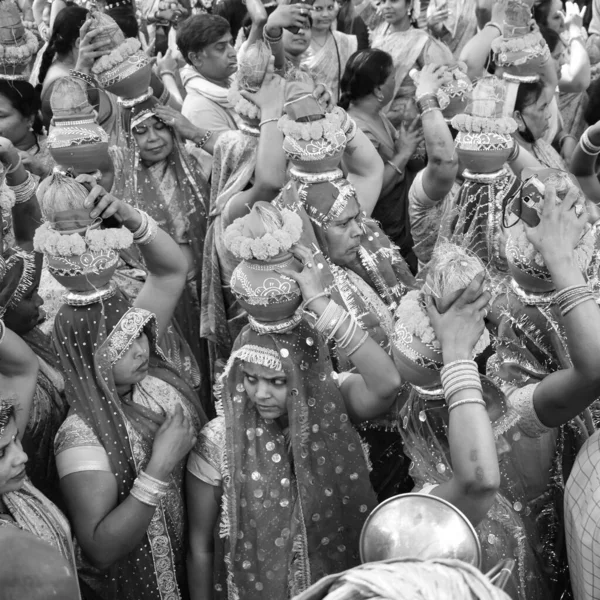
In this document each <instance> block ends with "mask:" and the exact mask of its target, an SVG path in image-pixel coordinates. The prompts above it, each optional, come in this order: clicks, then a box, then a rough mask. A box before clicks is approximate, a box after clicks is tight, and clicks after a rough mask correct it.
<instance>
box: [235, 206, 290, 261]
mask: <svg viewBox="0 0 600 600" xmlns="http://www.w3.org/2000/svg"><path fill="white" fill-rule="evenodd" d="M279 212H280V215H281V226H279V223H273V225H274V226H273V227H270V228H269V229H271V231H267V232H266V233H264V234H263V235H262V236H260V237H254V236H253V234H252V231H251V229H249V228H248V224H247V221H246V220H245V219H236V220H235V221H234V222H233V223H232V224H231V225H229V227H227V229H226V230H225V238H224V242H225V246H226V247H227V248H229V250H230V251H231V253H232V254H233V255H234V256H236V257H237V258H241V259H243V260H252V259H256V260H268V259H270V258H275V257H276V256H278V255H280V254H282V253H283V252H287V251H288V250H289V249H290V248H291V247H292V246H293V245H294V244H295V243H296V242H298V240H299V239H300V236H301V235H302V219H301V218H300V216H299V215H297V214H296V213H295V212H292V211H291V210H288V209H287V208H284V209H282V210H281V211H279ZM262 214H263V218H265V216H264V212H263V213H262ZM265 219H266V218H265Z"/></svg>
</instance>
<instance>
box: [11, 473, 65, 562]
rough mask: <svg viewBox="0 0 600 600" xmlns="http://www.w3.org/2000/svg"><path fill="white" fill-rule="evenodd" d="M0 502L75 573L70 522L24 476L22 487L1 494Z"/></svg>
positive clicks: (19, 523)
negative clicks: (55, 551) (59, 554)
mask: <svg viewBox="0 0 600 600" xmlns="http://www.w3.org/2000/svg"><path fill="white" fill-rule="evenodd" d="M2 502H4V504H5V505H6V508H7V509H8V511H9V513H10V515H11V516H12V518H13V519H14V520H15V523H16V524H17V526H18V527H20V528H21V529H24V530H25V531H29V532H30V533H32V534H33V535H35V536H36V537H38V538H39V539H41V540H43V541H45V542H47V543H48V544H50V545H51V546H53V547H54V548H56V550H58V552H60V553H61V555H62V557H63V558H64V559H65V560H66V561H67V562H68V563H69V564H70V565H71V568H72V569H73V573H76V567H75V557H74V554H73V542H72V540H71V529H70V527H69V522H68V521H67V519H66V517H65V516H64V515H63V514H62V513H61V512H60V510H58V508H57V507H56V506H55V505H54V504H53V503H52V502H50V500H48V498H46V497H45V496H44V495H43V494H42V493H41V492H40V491H39V490H37V489H36V488H35V487H34V486H33V485H31V483H30V482H29V480H27V479H26V480H25V482H24V483H23V486H22V487H21V489H19V490H17V491H15V492H9V493H8V494H3V496H2Z"/></svg>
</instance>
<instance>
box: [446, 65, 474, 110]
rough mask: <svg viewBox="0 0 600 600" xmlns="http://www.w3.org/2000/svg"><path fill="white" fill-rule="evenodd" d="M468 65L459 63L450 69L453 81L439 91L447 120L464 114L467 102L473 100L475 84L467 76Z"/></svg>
mask: <svg viewBox="0 0 600 600" xmlns="http://www.w3.org/2000/svg"><path fill="white" fill-rule="evenodd" d="M466 69H467V67H466V65H465V64H464V63H457V64H455V65H454V66H452V67H449V69H448V72H449V74H450V76H451V79H450V80H449V81H447V82H446V83H444V84H443V85H442V87H441V88H440V89H439V91H438V93H437V96H438V101H439V103H440V108H441V109H442V114H443V115H444V118H445V119H452V117H454V116H455V115H457V114H460V113H462V112H464V110H465V107H466V105H467V102H468V101H469V100H470V99H471V92H472V91H473V84H472V83H471V80H470V79H469V77H468V76H467V73H466Z"/></svg>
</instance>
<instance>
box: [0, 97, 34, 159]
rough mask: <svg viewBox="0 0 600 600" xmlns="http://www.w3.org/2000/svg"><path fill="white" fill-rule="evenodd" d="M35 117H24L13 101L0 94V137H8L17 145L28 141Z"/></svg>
mask: <svg viewBox="0 0 600 600" xmlns="http://www.w3.org/2000/svg"><path fill="white" fill-rule="evenodd" d="M32 124H33V117H31V118H29V119H28V118H27V117H24V116H23V115H22V114H21V113H20V112H19V111H18V110H17V109H16V108H15V107H14V106H13V105H12V104H11V103H10V100H9V99H8V98H7V97H6V96H3V95H2V94H0V137H5V138H8V139H9V140H10V141H11V142H12V143H13V146H15V147H17V148H18V147H20V146H21V145H23V143H24V142H26V140H27V137H28V135H29V128H30V127H31V125H32Z"/></svg>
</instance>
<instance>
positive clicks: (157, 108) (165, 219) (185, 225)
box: [115, 98, 211, 407]
mask: <svg viewBox="0 0 600 600" xmlns="http://www.w3.org/2000/svg"><path fill="white" fill-rule="evenodd" d="M170 114H172V111H171V110H169V109H167V108H166V107H162V106H161V105H160V104H159V103H158V100H156V98H149V99H147V100H145V101H144V102H142V103H140V104H137V105H136V106H135V107H133V108H132V109H131V113H130V115H129V118H130V138H129V139H130V144H129V153H128V157H127V166H126V168H125V169H124V170H123V172H122V173H121V178H120V180H119V181H118V182H117V183H116V184H115V188H116V189H118V190H119V192H118V194H120V195H121V196H122V197H126V198H131V200H130V201H131V204H132V205H133V206H135V207H137V208H139V209H141V210H145V211H147V212H148V214H149V215H150V216H151V217H152V218H154V219H155V220H156V222H157V223H158V225H159V227H161V228H162V229H164V231H166V232H167V233H168V234H169V235H170V236H171V238H172V239H174V240H175V241H176V242H177V243H178V244H179V247H180V248H181V250H182V251H183V254H184V255H185V258H186V264H187V267H188V283H187V285H186V287H185V289H184V292H183V294H182V296H181V299H180V301H179V303H178V305H177V308H176V310H175V319H176V321H177V324H178V325H179V327H180V328H181V331H182V332H183V335H184V337H185V340H186V342H187V343H188V344H189V346H190V348H191V350H192V352H193V354H194V357H195V359H196V361H197V362H198V366H199V367H200V373H201V386H202V387H201V389H202V394H201V396H202V398H203V400H205V401H208V398H209V396H210V373H209V370H208V355H207V349H206V344H205V342H203V341H202V340H201V339H200V319H199V314H200V300H199V298H200V292H201V286H202V255H203V252H204V238H205V236H206V227H207V222H206V221H207V219H206V211H207V208H208V185H207V183H206V180H205V179H204V176H203V175H202V173H201V172H200V169H199V168H198V165H197V163H196V161H195V160H194V159H193V158H191V157H190V156H189V155H188V153H187V150H186V149H185V147H184V143H183V141H182V139H181V137H180V135H179V133H178V130H179V129H180V127H179V126H178V127H177V128H175V127H174V125H175V118H174V117H170V118H168V119H167V118H166V115H170ZM178 124H179V122H178ZM210 137H211V135H210V132H206V133H205V135H204V138H203V139H204V145H205V144H206V143H207V142H208V141H209V138H210ZM206 406H207V407H208V405H206Z"/></svg>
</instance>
